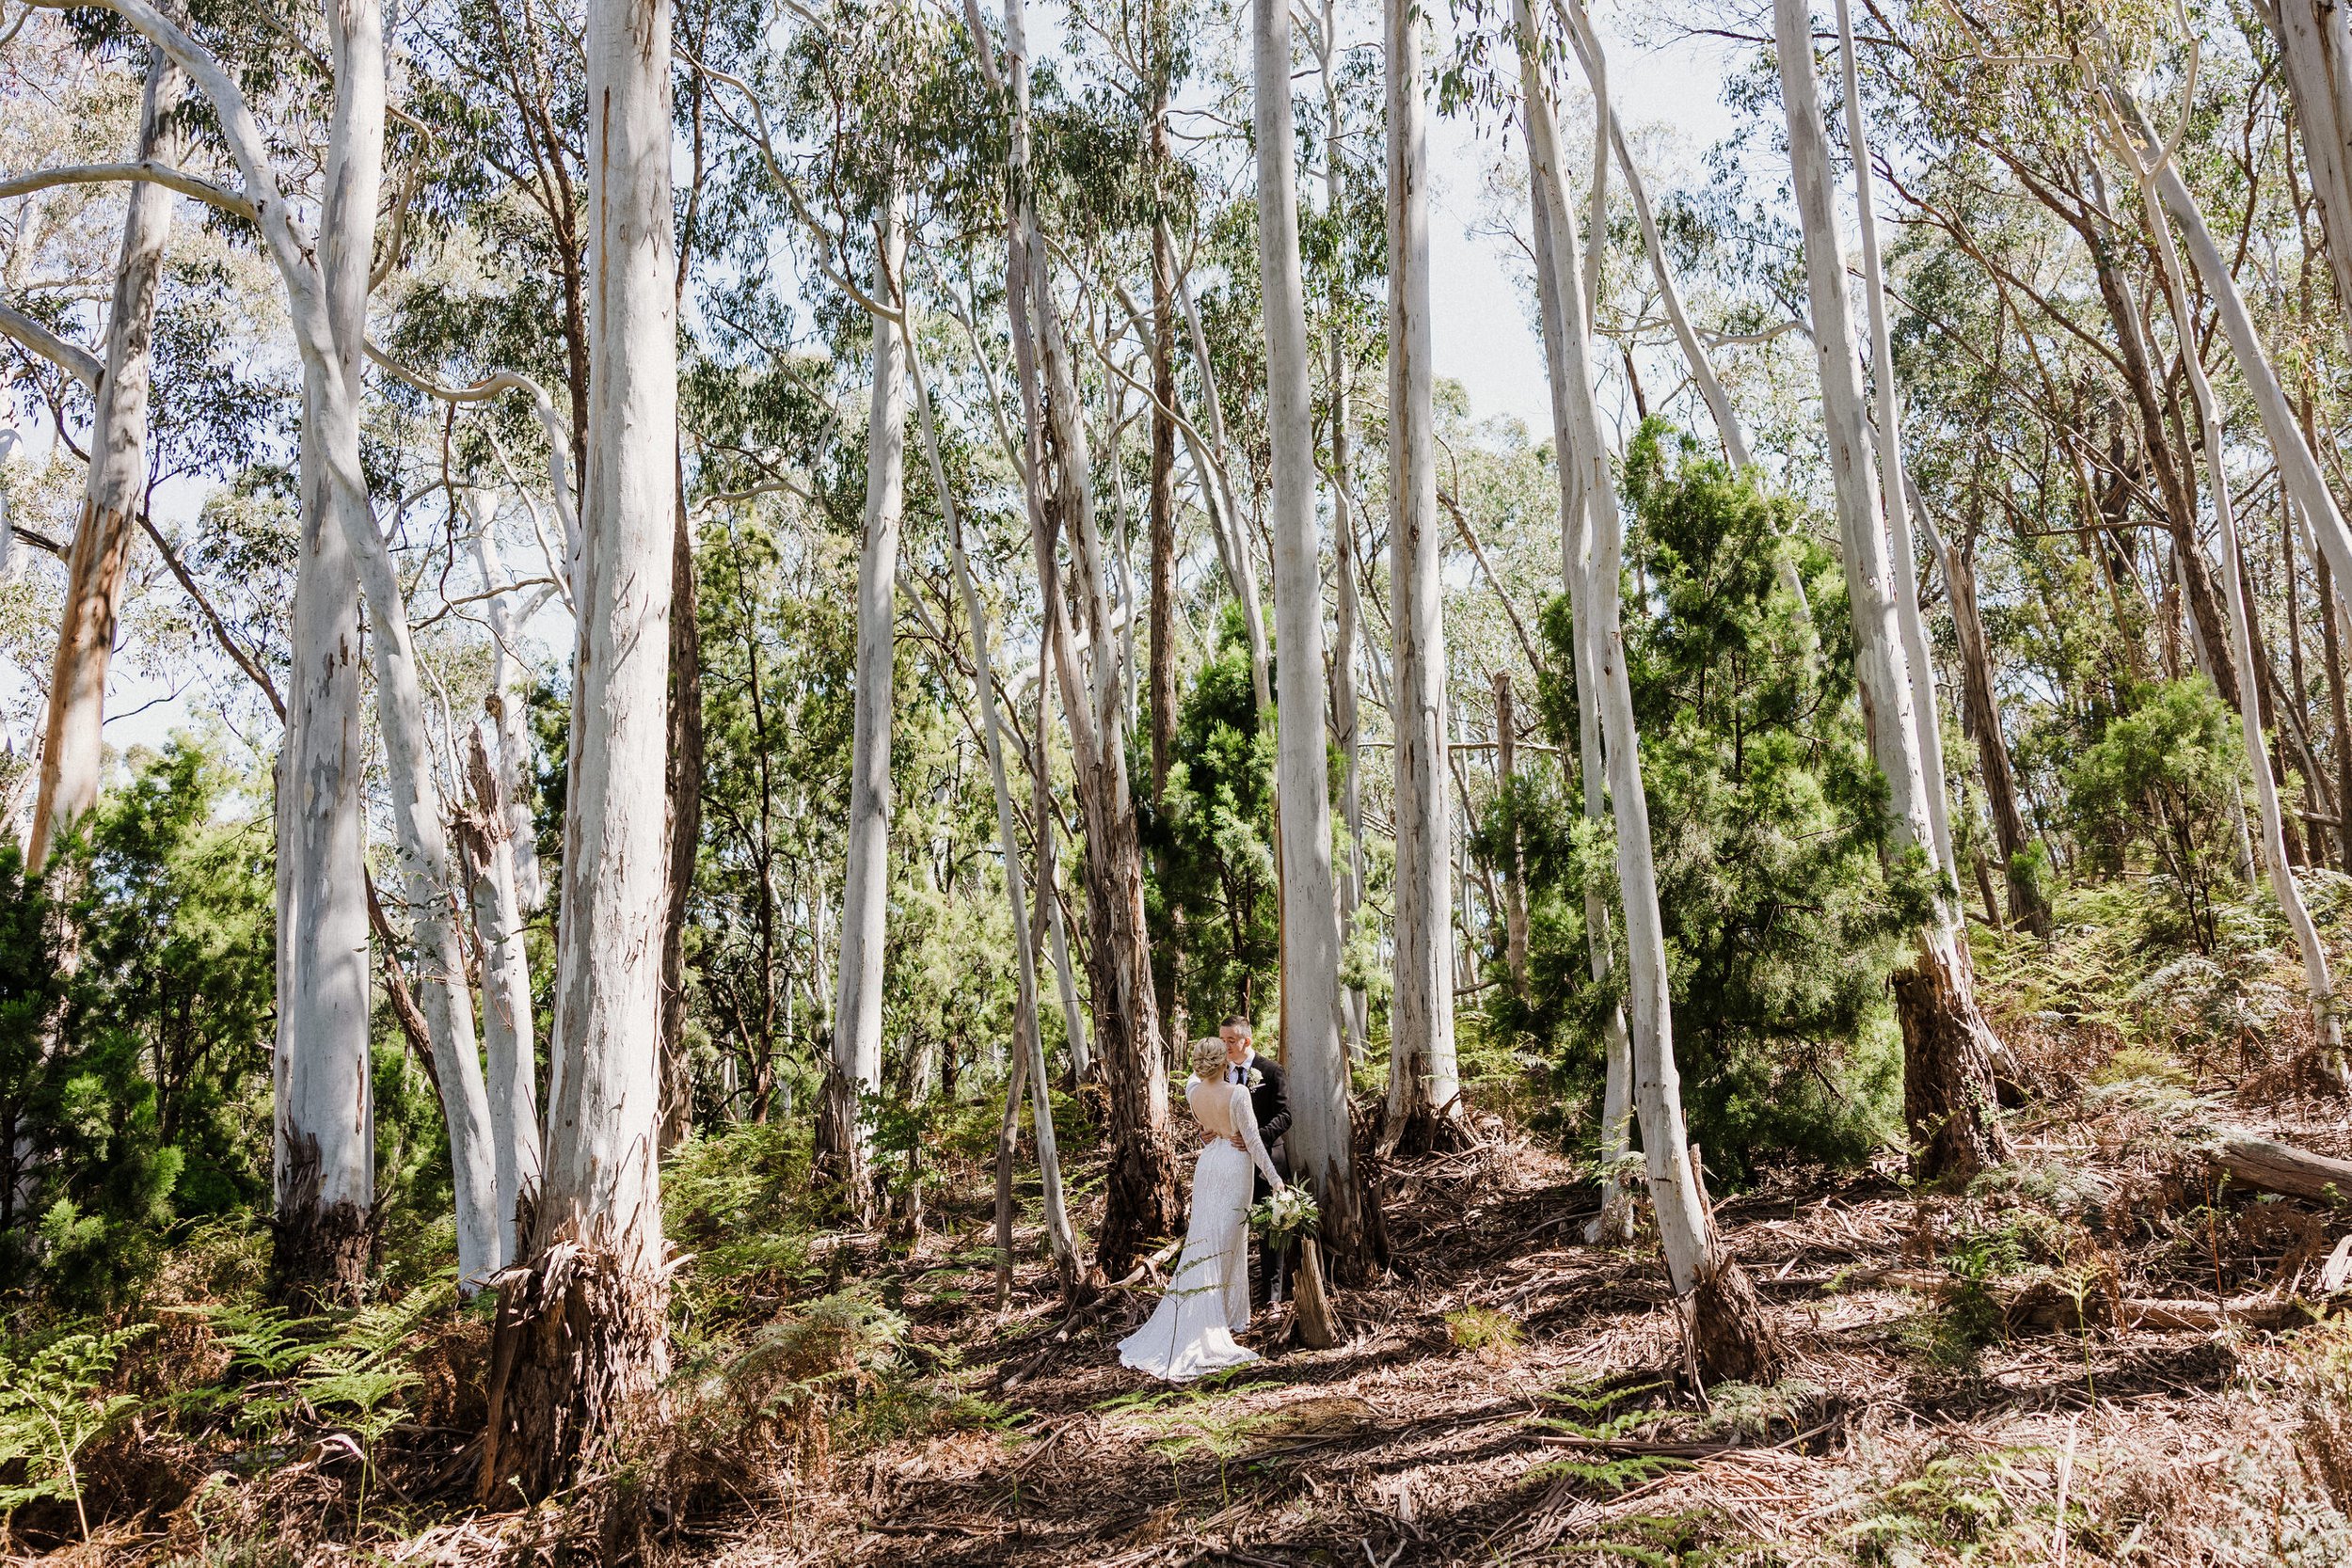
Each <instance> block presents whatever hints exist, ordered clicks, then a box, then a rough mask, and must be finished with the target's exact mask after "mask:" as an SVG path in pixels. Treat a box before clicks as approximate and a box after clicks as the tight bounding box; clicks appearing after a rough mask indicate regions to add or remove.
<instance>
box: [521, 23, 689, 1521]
mask: <svg viewBox="0 0 2352 1568" xmlns="http://www.w3.org/2000/svg"><path fill="white" fill-rule="evenodd" d="M586 50H587V70H588V101H589V103H593V104H596V105H598V112H597V113H596V114H595V115H594V116H592V117H591V121H590V129H589V143H588V149H589V156H588V180H589V196H588V210H589V214H590V217H591V225H590V235H591V239H590V251H591V254H592V255H594V256H595V257H596V268H595V271H594V274H593V281H592V283H591V287H590V293H589V300H588V343H589V367H588V430H589V445H588V453H589V456H588V468H587V471H586V473H585V474H584V475H583V476H582V478H583V481H584V483H582V485H581V491H582V505H581V508H580V532H581V546H582V549H581V559H580V583H579V587H578V589H577V594H578V603H579V626H580V634H579V643H578V647H577V650H576V652H575V654H574V657H573V672H572V690H573V704H572V728H571V744H570V751H569V758H570V775H569V779H568V783H567V786H566V791H565V804H566V811H565V816H564V865H563V873H562V875H563V899H562V911H563V913H562V920H561V925H560V927H559V928H558V930H557V933H556V979H555V1029H554V1034H553V1037H552V1042H551V1050H550V1053H549V1057H550V1074H549V1076H550V1083H549V1085H548V1131H547V1140H548V1147H547V1166H546V1171H547V1173H546V1178H545V1185H544V1187H543V1189H542V1191H541V1193H540V1196H539V1202H538V1204H537V1207H536V1210H535V1212H534V1214H533V1217H532V1232H531V1236H530V1238H529V1240H528V1243H527V1245H528V1247H529V1252H528V1255H527V1257H526V1258H525V1259H523V1260H522V1261H521V1262H520V1263H519V1264H518V1265H517V1266H516V1269H515V1270H514V1271H513V1272H512V1273H510V1274H509V1275H507V1277H506V1279H505V1281H504V1282H503V1286H502V1290H501V1296H500V1301H499V1320H498V1324H497V1327H496V1330H495V1334H494V1338H493V1345H492V1357H491V1369H490V1381H489V1401H490V1403H489V1415H488V1419H487V1423H486V1424H487V1428H488V1431H487V1435H486V1439H485V1447H484V1450H483V1461H482V1469H481V1481H480V1490H481V1494H482V1496H483V1497H485V1498H488V1497H502V1496H507V1495H509V1488H510V1487H518V1488H519V1489H520V1490H521V1491H522V1492H523V1493H524V1495H526V1496H529V1497H541V1496H544V1495H546V1494H547V1493H548V1492H549V1491H551V1490H553V1489H554V1488H555V1487H557V1486H559V1485H562V1484H564V1483H565V1482H566V1481H569V1480H570V1479H571V1478H572V1477H573V1476H574V1475H576V1474H577V1473H578V1471H579V1469H580V1466H581V1465H583V1464H586V1463H591V1462H593V1460H594V1459H595V1457H596V1455H598V1454H600V1453H602V1452H603V1451H604V1445H605V1444H606V1442H607V1441H608V1440H609V1438H610V1437H611V1435H612V1433H613V1432H614V1431H615V1430H616V1428H617V1426H618V1425H619V1423H620V1422H621V1421H623V1420H625V1419H627V1418H629V1417H630V1416H631V1415H632V1414H633V1413H635V1412H637V1411H640V1410H642V1408H643V1407H644V1405H645V1404H646V1403H647V1402H650V1401H653V1400H655V1399H657V1398H658V1397H659V1389H660V1382H661V1378H662V1376H663V1374H664V1373H665V1372H666V1371H667V1370H668V1365H669V1326H668V1316H667V1307H668V1301H669V1282H668V1273H667V1266H666V1261H665V1259H664V1258H663V1248H662V1240H661V1202H660V1163H659V1160H660V1146H659V1121H660V1101H661V1093H660V1071H659V1062H658V1057H659V1054H660V1052H659V1045H660V1022H661V1018H660V1014H661V994H660V991H661V942H660V928H661V921H662V916H663V909H664V899H663V894H664V890H665V888H666V885H667V881H666V879H667V866H666V863H665V861H666V851H667V849H668V832H667V822H666V820H665V810H664V803H663V798H662V797H663V787H662V785H663V776H664V766H663V764H664V753H665V751H666V747H667V736H668V733H669V615H670V568H671V558H672V546H673V543H674V539H675V529H676V509H677V496H676V490H675V486H676V483H677V466H676V451H675V430H676V422H677V337H676V315H675V312H676V293H675V278H676V256H675V244H676V242H675V236H674V234H673V231H672V225H673V214H672V212H671V193H670V118H671V116H670V110H671V86H670V8H669V6H668V4H667V3H666V0H590V4H589V7H588V22H587V34H586Z"/></svg>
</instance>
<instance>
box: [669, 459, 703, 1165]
mask: <svg viewBox="0 0 2352 1568" xmlns="http://www.w3.org/2000/svg"><path fill="white" fill-rule="evenodd" d="M669 731H670V760H669V779H668V784H669V800H670V885H669V893H668V909H667V912H666V913H665V915H664V917H663V919H662V922H661V1118H660V1130H661V1131H660V1138H661V1148H662V1150H663V1152H665V1153H666V1152H668V1151H669V1150H670V1149H672V1148H675V1147H676V1146H677V1145H678V1144H680V1143H683V1142H684V1141H685V1140H686V1138H687V1136H688V1135H689V1134H690V1133H691V1132H693V1130H694V1075H693V1069H692V1064H691V1061H690V1059H689V1058H688V1056H687V1053H686V913H687V904H688V902H689V901H690V900H691V897H692V895H693V891H694V864H695V854H694V850H695V847H696V846H697V845H698V844H700V843H701V842H702V825H703V667H702V628H701V625H700V623H699V621H698V619H697V611H696V607H695V600H694V535H693V530H692V529H691V526H689V523H688V520H687V515H686V473H685V457H684V454H683V453H680V455H679V457H678V477H677V529H676V537H675V541H674V544H673V546H672V555H671V562H670V711H669Z"/></svg>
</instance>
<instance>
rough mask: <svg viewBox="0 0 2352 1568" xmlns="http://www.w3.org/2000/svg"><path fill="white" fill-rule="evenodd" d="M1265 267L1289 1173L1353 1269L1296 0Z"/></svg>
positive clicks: (1271, 46)
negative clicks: (1298, 145)
mask: <svg viewBox="0 0 2352 1568" xmlns="http://www.w3.org/2000/svg"><path fill="white" fill-rule="evenodd" d="M1255 56H1256V71H1255V91H1254V94H1253V98H1254V101H1255V117H1256V127H1257V145H1258V265H1259V277H1260V281H1261V287H1262V292H1263V301H1264V309H1265V341H1266V435H1267V439H1268V444H1269V445H1270V447H1271V448H1272V452H1273V465H1274V497H1273V505H1272V511H1271V513H1270V516H1269V521H1270V523H1271V525H1272V527H1271V531H1272V534H1273V539H1274V641H1275V645H1276V646H1277V647H1279V648H1280V649H1281V650H1282V657H1280V659H1279V660H1278V661H1277V663H1276V666H1275V713H1276V721H1277V722H1276V734H1275V747H1276V750H1275V768H1276V794H1275V806H1276V817H1277V825H1278V830H1279V840H1280V849H1279V858H1278V861H1277V864H1278V866H1279V871H1280V875H1281V881H1282V1063H1283V1067H1284V1069H1286V1070H1287V1071H1288V1073H1289V1075H1290V1085H1289V1086H1290V1104H1291V1129H1290V1134H1289V1144H1290V1160H1291V1169H1292V1171H1293V1172H1294V1173H1295V1174H1296V1175H1298V1176H1299V1177H1302V1178H1303V1179H1305V1180H1309V1181H1311V1182H1312V1183H1313V1185H1314V1188H1315V1191H1316V1194H1317V1196H1319V1198H1320V1199H1321V1202H1322V1205H1323V1212H1324V1222H1323V1237H1322V1239H1323V1243H1324V1247H1325V1250H1326V1251H1327V1252H1328V1253H1330V1254H1331V1255H1332V1256H1333V1257H1334V1258H1335V1259H1338V1260H1341V1261H1342V1263H1343V1267H1345V1268H1348V1269H1351V1270H1354V1269H1359V1268H1361V1267H1362V1266H1363V1263H1364V1262H1365V1260H1366V1259H1368V1257H1369V1255H1370V1251H1371V1248H1372V1247H1373V1245H1374V1243H1373V1240H1372V1237H1371V1235H1370V1233H1368V1231H1367V1230H1366V1227H1365V1219H1366V1216H1365V1213H1364V1208H1365V1196H1364V1194H1363V1192H1362V1190H1361V1188H1360V1187H1359V1183H1358V1182H1357V1180H1356V1164H1355V1135H1354V1131H1353V1128H1352V1125H1351V1123H1350V1120H1349V1117H1348V1103H1347V1088H1348V1076H1347V1049H1346V1045H1345V1043H1344V1042H1343V1040H1342V1038H1341V1037H1340V1006H1339V1004H1340V985H1339V979H1340V922H1339V911H1338V907H1337V905H1336V904H1335V903H1334V902H1333V897H1334V891H1335V890H1334V888H1333V885H1332V875H1331V782H1330V753H1329V751H1328V748H1327V743H1326V739H1325V735H1326V732H1325V729H1324V712H1325V706H1326V704H1325V696H1326V693H1325V689H1324V673H1323V566H1322V551H1321V549H1320V547H1319V545H1318V541H1317V538H1316V530H1315V487H1316V468H1315V436H1314V422H1313V410H1312V403H1311V392H1310V388H1309V379H1308V378H1309V356H1310V353H1311V350H1310V349H1309V346H1308V342H1307V296H1306V289H1305V283H1304V280H1303V278H1302V277H1301V275H1300V267H1299V258H1298V176H1297V162H1296V157H1295V138H1296V133H1295V127H1294V125H1293V119H1292V109H1291V90H1290V69H1291V18H1290V6H1289V0H1258V3H1257V10H1256V28H1255Z"/></svg>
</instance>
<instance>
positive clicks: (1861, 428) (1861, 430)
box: [1773, 0, 2003, 1178]
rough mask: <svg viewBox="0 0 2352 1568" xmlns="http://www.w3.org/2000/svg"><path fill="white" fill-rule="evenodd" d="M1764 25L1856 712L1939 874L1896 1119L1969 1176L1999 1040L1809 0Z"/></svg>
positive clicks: (1988, 1154)
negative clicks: (1876, 451) (1806, 315)
mask: <svg viewBox="0 0 2352 1568" xmlns="http://www.w3.org/2000/svg"><path fill="white" fill-rule="evenodd" d="M1773 24H1774V28H1775V31H1776V39H1777V48H1778V54H1779V57H1780V78H1781V99H1782V102H1783V103H1784V105H1785V106H1786V108H1787V111H1788V147H1789V165H1790V173H1791V177H1792V183H1793V186H1794V191H1793V194H1794V196H1795V198H1796V203H1797V214H1798V217H1799V220H1800V223H1801V226H1802V229H1803V231H1804V260H1805V284H1806V293H1807V300H1808V304H1809V307H1810V310H1811V314H1812V319H1813V345H1814V350H1815V355H1816V357H1817V360H1818V363H1819V369H1820V382H1821V415H1822V420H1823V422H1824V424H1825V426H1826V431H1827V436H1828V445H1829V460H1830V477H1831V479H1832V481H1833V483H1834V487H1835V490H1836V504H1837V527H1838V535H1839V539H1840V541H1841V544H1842V546H1843V548H1842V551H1841V554H1842V556H1843V558H1844V563H1845V570H1846V594H1847V600H1848V604H1849V608H1850V610H1851V616H1852V620H1853V631H1854V672H1855V676H1856V679H1857V684H1858V685H1859V686H1860V688H1861V695H1862V713H1863V721H1864V726H1865V728H1866V729H1867V732H1868V736H1869V740H1870V749H1871V753H1872V755H1873V757H1874V758H1875V759H1876V761H1877V762H1878V765H1879V768H1880V771H1881V772H1882V773H1883V776H1884V777H1885V780H1886V786H1887V801H1886V810H1887V816H1888V819H1889V825H1890V826H1891V828H1892V830H1893V835H1894V839H1895V845H1896V847H1897V848H1898V850H1903V849H1910V848H1916V849H1917V850H1919V851H1920V852H1921V853H1922V854H1923V855H1924V856H1925V857H1926V858H1927V860H1928V862H1929V865H1930V869H1931V871H1933V872H1935V873H1936V874H1937V896H1936V899H1935V904H1934V909H1933V911H1932V912H1931V915H1930V917H1929V919H1928V921H1927V923H1926V924H1925V925H1923V926H1922V927H1920V928H1919V930H1918V932H1917V942H1918V952H1919V958H1918V963H1917V965H1916V967H1915V970H1914V971H1912V972H1910V974H1908V975H1904V974H1899V975H1897V976H1896V991H1897V1002H1898V1012H1899V1014H1900V1015H1901V1016H1902V1018H1903V1028H1904V1046H1905V1071H1904V1091H1903V1092H1904V1103H1905V1117H1906V1120H1907V1121H1908V1122H1909V1124H1910V1126H1911V1130H1912V1133H1913V1138H1914V1142H1915V1148H1916V1150H1917V1152H1916V1153H1915V1164H1916V1166H1917V1168H1918V1169H1919V1170H1920V1172H1921V1174H1923V1175H1938V1176H1941V1175H1957V1176H1961V1177H1963V1178H1964V1177H1966V1176H1969V1175H1973V1174H1974V1173H1975V1171H1976V1170H1977V1169H1979V1168H1981V1166H1982V1165H1983V1164H1985V1163H1987V1162H1988V1161H1991V1160H1994V1159H1997V1158H1998V1157H1999V1156H2000V1154H2001V1152H2002V1151H2003V1150H2002V1145H2001V1140H2000V1135H1999V1132H1998V1127H1997V1123H1996V1122H1995V1121H1994V1105H1993V1104H1992V1068H1991V1063H1990V1054H1989V1053H1990V1051H1991V1049H1992V1048H1993V1045H1994V1041H1993V1039H1992V1037H1991V1033H1990V1031H1989V1030H1987V1029H1986V1028H1985V1026H1984V1022H1983V1020H1982V1018H1981V1016H1980V1015H1979V1013H1978V1012H1977V1008H1976V998H1975V980H1974V976H1973V974H1972V972H1971V970H1970V967H1969V961H1968V949H1967V945H1966V942H1965V941H1964V940H1963V933H1962V929H1961V915H1960V909H1959V905H1958V902H1957V893H1958V884H1957V883H1956V882H1954V881H1953V880H1952V879H1951V877H1950V876H1949V870H1950V868H1949V867H1948V865H1947V864H1945V863H1943V862H1941V861H1940V860H1938V859H1937V844H1936V834H1935V826H1934V817H1933V807H1932V804H1931V795H1932V794H1933V792H1934V785H1933V781H1932V777H1931V774H1930V772H1929V770H1928V768H1927V763H1926V759H1925V757H1924V755H1923V753H1922V750H1921V745H1920V735H1921V731H1920V728H1919V722H1918V714H1917V710H1916V706H1915V703H1914V701H1913V689H1912V676H1911V670H1910V659H1909V657H1907V656H1906V653H1905V641H1904V638H1903V631H1902V623H1901V619H1900V611H1899V608H1898V604H1899V599H1900V598H1901V597H1903V596H1905V595H1908V594H1911V593H1912V592H1913V587H1912V584H1911V582H1910V581H1909V580H1907V579H1900V578H1898V576H1897V573H1896V568H1895V564H1894V562H1892V561H1891V560H1890V559H1889V555H1888V548H1887V536H1886V531H1885V529H1884V527H1883V521H1882V518H1881V515H1880V510H1879V497H1878V492H1877V490H1876V488H1875V486H1874V484H1873V483H1872V474H1871V467H1870V463H1871V455H1872V442H1871V435H1870V420H1869V415H1868V412H1867V409H1866V407H1865V405H1864V401H1863V394H1862V364H1861V356H1860V353H1859V351H1858V346H1857V345H1856V343H1855V341H1854V335H1853V316H1852V310H1851V306H1850V304H1849V302H1848V300H1847V296H1846V260H1845V247H1844V245H1843V244H1842V242H1841V241H1840V239H1839V236H1838V230H1837V211H1836V193H1835V190H1834V188H1833V186H1832V183H1831V181H1830V156H1829V138H1828V135H1827V132H1826V130H1825V128H1824V126H1823V124H1822V118H1821V95H1820V81H1819V79H1818V78H1817V77H1816V75H1815V72H1814V62H1813V19H1812V16H1811V13H1810V12H1809V10H1808V9H1807V8H1806V0H1774V6H1773ZM1910 982H1916V984H1915V985H1910ZM1907 985H1910V989H1907Z"/></svg>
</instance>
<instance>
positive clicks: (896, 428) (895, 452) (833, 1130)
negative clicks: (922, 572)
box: [818, 191, 906, 1208]
mask: <svg viewBox="0 0 2352 1568" xmlns="http://www.w3.org/2000/svg"><path fill="white" fill-rule="evenodd" d="M875 242H876V243H875V277H874V281H873V293H875V294H876V295H878V296H879V297H880V298H881V299H883V300H887V299H889V298H890V297H891V295H892V294H893V293H897V292H898V275H900V274H902V273H903V272H904V270H905V265H906V218H905V198H904V196H903V195H901V194H899V193H898V192H896V191H893V192H892V193H891V194H890V195H889V196H888V197H887V198H885V205H884V210H883V212H882V215H881V216H880V218H879V219H878V221H877V224H876V230H875ZM900 309H901V310H903V309H904V308H903V307H900ZM873 321H874V330H873V337H874V347H873V367H874V382H873V398H872V404H871V406H870V408H869V410H868V412H867V416H866V526H865V530H864V539H863V544H862V547H861V552H860V555H859V558H858V614H857V665H856V676H855V685H856V691H857V700H856V709H855V720H854V724H855V729H854V737H853V739H852V741H851V743H850V801H849V805H850V816H849V863H848V869H847V870H846V871H845V873H844V874H843V878H842V884H841V949H840V969H839V979H838V982H837V984H836V987H835V990H834V1010H833V1061H832V1066H831V1069H830V1072H829V1073H828V1076H827V1080H826V1095H825V1114H824V1115H823V1116H822V1117H819V1119H818V1149H819V1153H820V1154H821V1155H822V1156H824V1157H825V1158H827V1159H830V1160H832V1161H834V1162H836V1164H837V1168H838V1172H839V1175H840V1177H841V1179H842V1183H843V1187H844V1189H845V1191H846V1192H847V1193H848V1195H849V1196H850V1202H851V1203H852V1205H853V1206H855V1207H858V1208H866V1207H868V1206H870V1201H871V1199H870V1186H871V1182H870V1179H869V1177H868V1175H867V1171H866V1164H867V1159H868V1145H869V1144H870V1143H871V1140H872V1132H871V1130H870V1128H869V1127H868V1126H867V1116H868V1113H867V1111H866V1107H865V1105H864V1104H863V1103H862V1101H865V1100H866V1099H869V1098H870V1097H871V1096H873V1095H874V1094H875V1093H877V1092H878V1091H879V1090H880V1088H881V1085H882V954H883V943H884V942H885V940H886V937H887V932H886V931H885V929H884V922H885V920H886V918H887V915H888V912H889V911H888V906H887V899H886V895H887V891H888V886H889V877H890V864H889V856H890V716H891V708H892V705H893V704H894V703H895V702H896V700H897V699H896V692H895V689H894V688H895V682H894V679H893V673H892V672H893V668H894V655H895V652H896V646H897V641H896V640H897V628H896V624H895V623H896V621H897V618H898V520H899V515H900V513H901V512H902V510H903V509H904V506H905V476H906V383H905V340H904V338H903V336H902V335H901V334H900V332H899V331H898V327H897V324H895V323H894V322H893V321H892V320H891V318H890V317H889V316H888V315H887V314H885V313H884V312H883V311H882V310H876V311H874V312H873Z"/></svg>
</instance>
